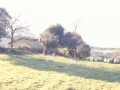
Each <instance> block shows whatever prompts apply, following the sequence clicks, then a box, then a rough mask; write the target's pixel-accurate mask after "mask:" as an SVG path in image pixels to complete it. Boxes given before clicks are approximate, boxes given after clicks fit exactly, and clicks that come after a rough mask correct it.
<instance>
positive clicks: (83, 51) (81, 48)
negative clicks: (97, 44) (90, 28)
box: [77, 42, 91, 58]
mask: <svg viewBox="0 0 120 90" xmlns="http://www.w3.org/2000/svg"><path fill="white" fill-rule="evenodd" d="M90 50H91V49H90V46H89V45H87V44H86V43H85V42H82V44H80V45H78V46H77V53H78V54H79V56H80V57H82V58H84V57H89V56H90Z"/></svg>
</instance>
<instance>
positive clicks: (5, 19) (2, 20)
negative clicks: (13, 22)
mask: <svg viewBox="0 0 120 90" xmlns="http://www.w3.org/2000/svg"><path fill="white" fill-rule="evenodd" d="M10 19H11V16H10V15H9V13H8V12H7V10H6V9H5V8H1V7H0V38H2V37H5V36H6V35H7V32H6V30H7V28H8V27H9V23H10Z"/></svg>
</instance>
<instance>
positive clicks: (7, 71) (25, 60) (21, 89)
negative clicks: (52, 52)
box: [0, 54, 120, 90]
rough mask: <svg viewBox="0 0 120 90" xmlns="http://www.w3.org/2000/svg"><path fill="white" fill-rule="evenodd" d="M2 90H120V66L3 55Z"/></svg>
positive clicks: (49, 57)
mask: <svg viewBox="0 0 120 90" xmlns="http://www.w3.org/2000/svg"><path fill="white" fill-rule="evenodd" d="M0 90H120V65H119V64H109V63H103V62H90V61H85V60H78V59H70V58H64V57H59V56H49V55H48V56H44V55H41V54H27V55H6V54H0Z"/></svg>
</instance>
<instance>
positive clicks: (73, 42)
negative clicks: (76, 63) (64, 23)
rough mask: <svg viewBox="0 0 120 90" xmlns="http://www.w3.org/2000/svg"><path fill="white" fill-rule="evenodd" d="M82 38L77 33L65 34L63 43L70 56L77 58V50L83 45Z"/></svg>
mask: <svg viewBox="0 0 120 90" xmlns="http://www.w3.org/2000/svg"><path fill="white" fill-rule="evenodd" d="M82 41H83V40H82V38H81V36H80V35H78V34H77V33H76V32H66V33H65V34H64V38H63V42H64V45H63V46H64V47H67V48H68V50H69V54H70V55H72V56H73V57H74V58H76V49H77V46H78V45H80V44H81V43H82Z"/></svg>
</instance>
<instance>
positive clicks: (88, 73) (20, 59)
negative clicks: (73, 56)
mask: <svg viewBox="0 0 120 90" xmlns="http://www.w3.org/2000/svg"><path fill="white" fill-rule="evenodd" d="M9 58H10V60H11V63H12V64H13V65H19V66H25V67H28V68H32V69H35V70H39V71H55V72H58V73H65V74H68V75H69V76H72V75H75V76H78V77H84V78H86V79H96V80H102V81H107V82H118V83H120V71H114V72H111V71H108V70H105V69H103V68H91V67H87V66H83V65H76V64H66V63H62V62H58V61H52V60H44V59H38V58H34V57H25V56H23V55H19V56H18V55H9Z"/></svg>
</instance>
